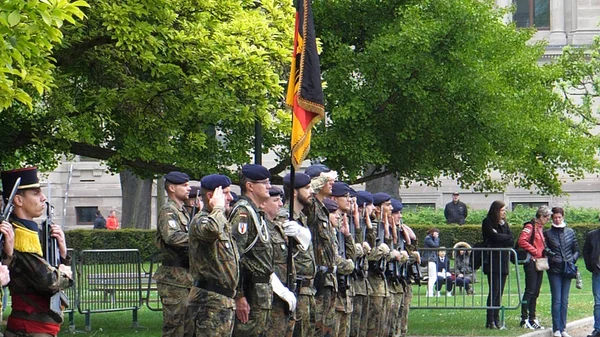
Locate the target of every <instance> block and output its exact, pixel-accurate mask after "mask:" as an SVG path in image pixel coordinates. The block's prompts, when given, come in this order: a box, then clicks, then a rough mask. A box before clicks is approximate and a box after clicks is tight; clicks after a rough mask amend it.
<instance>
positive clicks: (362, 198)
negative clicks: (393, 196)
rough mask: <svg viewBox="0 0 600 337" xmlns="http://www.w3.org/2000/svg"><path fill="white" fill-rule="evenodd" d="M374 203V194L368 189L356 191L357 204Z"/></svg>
mask: <svg viewBox="0 0 600 337" xmlns="http://www.w3.org/2000/svg"><path fill="white" fill-rule="evenodd" d="M372 203H373V195H372V194H371V193H370V192H367V191H358V192H356V204H357V205H358V206H363V205H370V204H372Z"/></svg>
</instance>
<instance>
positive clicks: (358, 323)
mask: <svg viewBox="0 0 600 337" xmlns="http://www.w3.org/2000/svg"><path fill="white" fill-rule="evenodd" d="M356 206H357V208H358V213H359V219H358V221H357V222H356V238H355V241H356V262H357V263H356V266H357V268H356V278H355V279H354V280H353V282H352V288H353V289H354V298H353V301H352V307H353V310H352V319H351V329H350V336H351V337H364V336H366V335H367V319H368V318H369V295H370V294H371V293H372V290H371V286H370V284H369V280H368V278H367V275H368V272H369V262H368V260H367V256H368V255H369V253H370V251H371V247H370V245H369V244H368V243H367V242H366V240H365V237H366V231H367V230H368V229H369V228H371V227H372V224H371V213H372V212H373V209H374V206H373V195H372V194H371V193H369V192H367V191H359V192H358V193H357V194H356Z"/></svg>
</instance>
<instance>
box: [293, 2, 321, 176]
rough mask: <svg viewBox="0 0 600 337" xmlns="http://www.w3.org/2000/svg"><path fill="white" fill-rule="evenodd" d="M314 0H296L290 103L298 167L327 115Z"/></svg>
mask: <svg viewBox="0 0 600 337" xmlns="http://www.w3.org/2000/svg"><path fill="white" fill-rule="evenodd" d="M310 1H311V0H296V29H295V31H294V55H293V57H292V67H291V71H290V80H289V82H288V89H287V96H286V103H287V104H288V105H289V106H290V107H292V111H293V113H292V148H291V149H292V150H291V155H292V165H293V166H294V168H298V167H299V166H300V164H301V163H302V161H303V160H304V159H305V158H306V156H307V155H308V151H309V150H310V132H311V129H312V127H313V126H314V125H315V124H317V123H318V122H319V121H320V120H321V119H323V117H325V107H324V105H323V88H322V86H321V66H320V64H319V54H318V53H317V41H316V36H315V25H314V22H313V13H312V9H311V4H310Z"/></svg>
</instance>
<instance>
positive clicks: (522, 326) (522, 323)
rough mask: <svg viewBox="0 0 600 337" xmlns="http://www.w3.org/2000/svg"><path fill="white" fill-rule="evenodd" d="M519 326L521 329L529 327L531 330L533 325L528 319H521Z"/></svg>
mask: <svg viewBox="0 0 600 337" xmlns="http://www.w3.org/2000/svg"><path fill="white" fill-rule="evenodd" d="M519 325H520V326H521V328H523V329H530V330H533V327H532V326H531V324H529V321H527V320H525V319H522V320H521V324H519Z"/></svg>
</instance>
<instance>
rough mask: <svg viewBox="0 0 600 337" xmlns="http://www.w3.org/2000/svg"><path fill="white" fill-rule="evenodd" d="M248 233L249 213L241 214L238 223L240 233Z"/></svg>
mask: <svg viewBox="0 0 600 337" xmlns="http://www.w3.org/2000/svg"><path fill="white" fill-rule="evenodd" d="M247 231H248V213H246V212H241V213H240V215H239V221H238V232H239V233H240V234H242V235H243V234H246V232H247Z"/></svg>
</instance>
